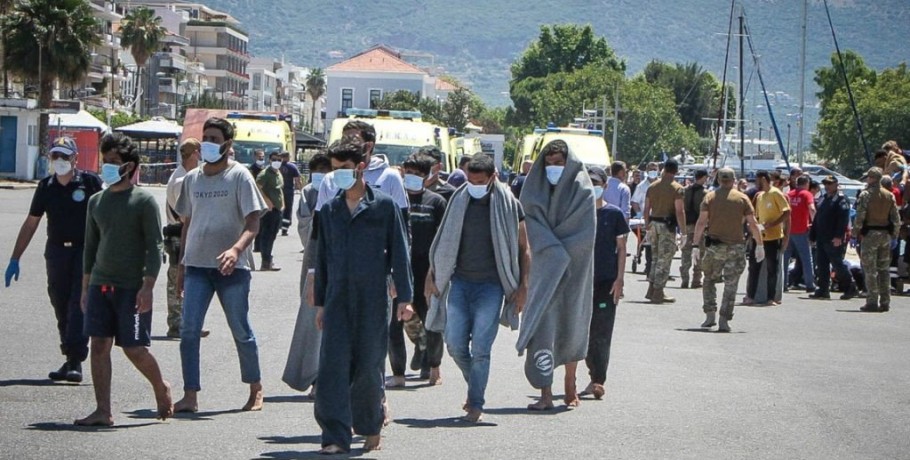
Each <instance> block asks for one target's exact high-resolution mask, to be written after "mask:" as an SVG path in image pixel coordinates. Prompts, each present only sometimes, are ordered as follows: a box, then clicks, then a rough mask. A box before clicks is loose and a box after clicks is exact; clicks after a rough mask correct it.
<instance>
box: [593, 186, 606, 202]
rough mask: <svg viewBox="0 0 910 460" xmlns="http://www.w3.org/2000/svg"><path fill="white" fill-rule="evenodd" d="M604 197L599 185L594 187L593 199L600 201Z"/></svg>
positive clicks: (602, 189)
mask: <svg viewBox="0 0 910 460" xmlns="http://www.w3.org/2000/svg"><path fill="white" fill-rule="evenodd" d="M603 195H604V188H603V187H602V186H600V185H595V186H594V199H595V200H597V199H600V198H601V197H603Z"/></svg>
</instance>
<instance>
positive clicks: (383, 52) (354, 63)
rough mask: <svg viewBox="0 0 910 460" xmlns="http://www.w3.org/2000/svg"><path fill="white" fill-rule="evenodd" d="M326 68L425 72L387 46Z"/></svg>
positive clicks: (360, 70)
mask: <svg viewBox="0 0 910 460" xmlns="http://www.w3.org/2000/svg"><path fill="white" fill-rule="evenodd" d="M326 70H327V71H328V70H342V71H354V72H395V73H420V74H425V73H426V72H424V71H423V70H421V69H420V68H419V67H417V66H415V65H413V64H410V63H408V62H405V61H404V60H402V59H401V58H400V57H399V55H398V53H395V52H394V51H392V50H391V49H389V48H387V47H385V46H381V45H380V46H375V47H373V48H370V49H368V50H366V51H364V52H362V53H360V54H357V55H355V56H354V57H352V58H349V59H347V60H345V61H341V62H339V63H338V64H334V65H331V66H329V67H328V68H326Z"/></svg>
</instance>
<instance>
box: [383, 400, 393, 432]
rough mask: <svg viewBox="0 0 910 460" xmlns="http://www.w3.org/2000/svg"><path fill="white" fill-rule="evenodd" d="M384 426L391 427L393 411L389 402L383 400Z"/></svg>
mask: <svg viewBox="0 0 910 460" xmlns="http://www.w3.org/2000/svg"><path fill="white" fill-rule="evenodd" d="M382 417H383V418H382V426H389V424H390V423H392V410H391V409H390V408H389V402H388V401H386V400H384V399H383V400H382Z"/></svg>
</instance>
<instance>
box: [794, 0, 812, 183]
mask: <svg viewBox="0 0 910 460" xmlns="http://www.w3.org/2000/svg"><path fill="white" fill-rule="evenodd" d="M808 18H809V0H803V23H802V26H801V27H802V35H803V42H802V45H801V47H800V52H799V72H800V74H799V75H800V77H799V120H797V135H796V157H797V160H798V161H799V167H800V168H802V167H803V127H804V126H805V124H806V123H805V114H806V22H807V21H808Z"/></svg>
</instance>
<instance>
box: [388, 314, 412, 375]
mask: <svg viewBox="0 0 910 460" xmlns="http://www.w3.org/2000/svg"><path fill="white" fill-rule="evenodd" d="M397 309H398V304H396V303H394V302H393V304H392V315H391V316H392V319H391V321H389V366H390V367H391V368H392V375H396V376H403V375H404V373H405V371H406V370H407V369H406V368H407V361H408V348H407V346H406V345H405V342H404V322H403V321H398V317H397V316H398V315H397V314H396V312H397Z"/></svg>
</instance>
